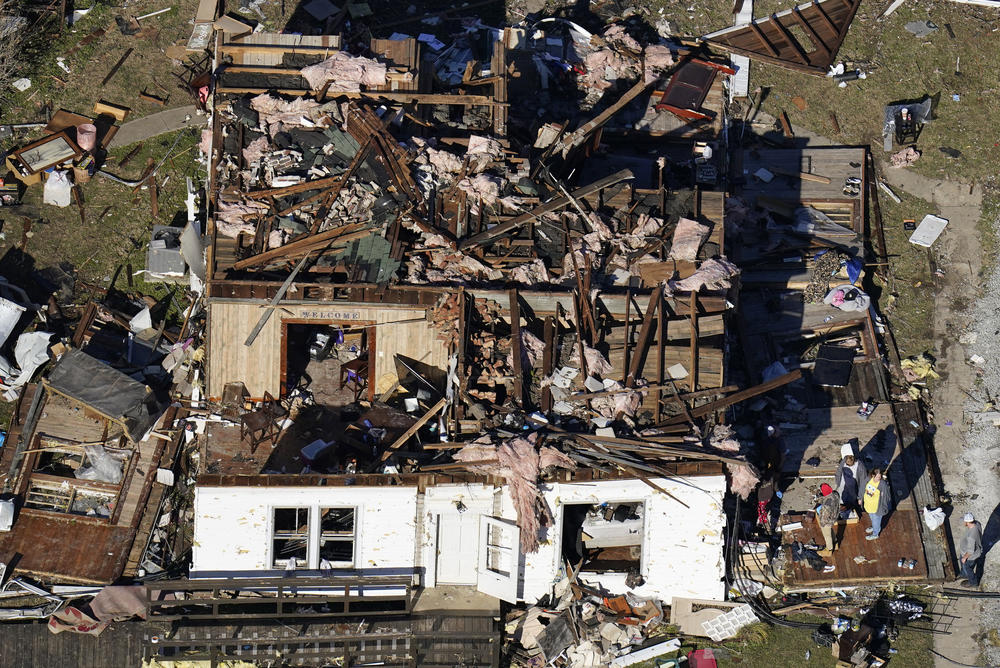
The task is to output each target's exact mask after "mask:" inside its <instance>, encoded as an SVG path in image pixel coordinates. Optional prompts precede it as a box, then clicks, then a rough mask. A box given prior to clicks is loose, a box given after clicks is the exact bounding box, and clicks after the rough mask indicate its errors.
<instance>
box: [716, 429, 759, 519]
mask: <svg viewBox="0 0 1000 668" xmlns="http://www.w3.org/2000/svg"><path fill="white" fill-rule="evenodd" d="M708 444H709V445H710V446H712V447H713V448H715V449H716V450H722V451H723V452H732V453H739V451H740V442H739V441H738V440H736V432H735V431H733V428H732V427H730V426H729V425H724V424H720V425H716V426H715V427H714V428H713V429H712V435H711V436H710V437H709V440H708ZM726 469H727V470H728V471H729V488H730V490H731V491H732V492H733V493H734V494H739V495H740V498H742V499H743V500H746V499H748V498H750V493H751V492H753V490H754V489H756V488H757V485H758V484H760V475H759V474H758V473H757V470H756V469H755V468H754V467H753V466H751V465H750V464H729V463H727V464H726Z"/></svg>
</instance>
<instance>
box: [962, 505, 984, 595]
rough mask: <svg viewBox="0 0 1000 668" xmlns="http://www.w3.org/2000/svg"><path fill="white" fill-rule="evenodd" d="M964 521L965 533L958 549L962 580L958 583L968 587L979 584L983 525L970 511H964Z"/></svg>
mask: <svg viewBox="0 0 1000 668" xmlns="http://www.w3.org/2000/svg"><path fill="white" fill-rule="evenodd" d="M962 521H963V522H965V533H964V534H962V542H961V543H959V546H958V550H959V553H960V554H961V556H960V557H959V561H961V562H962V576H963V577H964V578H965V580H962V582H961V583H960V584H962V585H965V586H968V587H973V588H975V587H978V586H979V575H978V574H977V573H978V568H979V560H980V559H982V557H983V527H982V525H980V524H979V522H977V521H976V518H975V516H974V515H973V514H972V513H965V516H964V517H962Z"/></svg>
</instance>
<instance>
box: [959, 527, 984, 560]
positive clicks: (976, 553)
mask: <svg viewBox="0 0 1000 668" xmlns="http://www.w3.org/2000/svg"><path fill="white" fill-rule="evenodd" d="M966 554H968V555H969V559H978V558H979V557H981V556H983V528H982V525H981V524H979V522H973V524H972V526H968V525H966V527H965V533H964V534H962V542H961V543H960V544H959V546H958V556H959V557H962V556H964V555H966Z"/></svg>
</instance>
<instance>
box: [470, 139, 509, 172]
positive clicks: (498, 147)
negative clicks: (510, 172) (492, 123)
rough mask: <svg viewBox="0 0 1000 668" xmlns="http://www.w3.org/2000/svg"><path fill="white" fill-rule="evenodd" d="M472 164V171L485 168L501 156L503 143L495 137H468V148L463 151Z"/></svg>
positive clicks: (479, 170)
mask: <svg viewBox="0 0 1000 668" xmlns="http://www.w3.org/2000/svg"><path fill="white" fill-rule="evenodd" d="M465 155H467V156H468V157H469V161H470V163H471V164H472V171H473V173H478V172H481V171H483V170H484V169H486V168H487V167H488V166H489V165H490V163H491V162H496V161H498V160H500V159H502V158H503V145H502V144H500V142H498V141H497V140H496V139H490V138H489V137H480V136H479V135H472V136H471V137H469V148H468V150H467V151H466V152H465Z"/></svg>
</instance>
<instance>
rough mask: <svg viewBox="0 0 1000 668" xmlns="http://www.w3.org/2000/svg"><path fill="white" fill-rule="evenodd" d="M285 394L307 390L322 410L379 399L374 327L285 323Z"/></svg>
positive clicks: (326, 322)
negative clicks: (376, 391)
mask: <svg viewBox="0 0 1000 668" xmlns="http://www.w3.org/2000/svg"><path fill="white" fill-rule="evenodd" d="M281 341H282V345H281V393H282V395H287V394H289V393H290V392H292V391H294V390H297V389H303V390H306V391H307V392H308V393H310V394H311V395H312V398H313V400H314V401H315V402H316V404H317V405H322V406H328V407H341V406H347V405H349V404H352V403H355V402H357V401H360V400H362V399H365V400H368V401H374V400H375V372H374V363H375V359H376V349H375V327H374V323H371V322H359V321H356V320H355V321H351V322H343V321H334V320H305V319H285V320H282V322H281Z"/></svg>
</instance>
